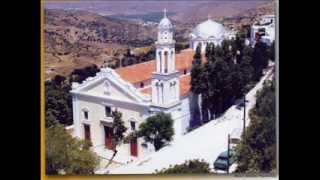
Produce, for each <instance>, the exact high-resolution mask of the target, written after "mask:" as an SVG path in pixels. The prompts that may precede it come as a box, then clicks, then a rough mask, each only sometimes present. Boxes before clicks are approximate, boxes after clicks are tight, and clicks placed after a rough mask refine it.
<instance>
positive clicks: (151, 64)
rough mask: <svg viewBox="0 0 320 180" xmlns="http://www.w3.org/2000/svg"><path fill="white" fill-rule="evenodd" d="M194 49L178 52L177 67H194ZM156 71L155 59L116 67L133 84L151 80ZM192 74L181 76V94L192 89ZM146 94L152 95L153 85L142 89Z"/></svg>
mask: <svg viewBox="0 0 320 180" xmlns="http://www.w3.org/2000/svg"><path fill="white" fill-rule="evenodd" d="M194 53H195V52H194V51H193V50H192V49H187V50H183V51H181V53H179V54H176V69H177V70H178V71H183V70H184V69H189V68H191V67H192V61H193V56H194ZM155 71H156V64H155V60H151V61H148V62H145V63H140V64H135V65H131V66H126V67H122V68H118V69H116V72H117V73H118V74H119V75H120V76H121V78H122V79H124V80H125V81H127V82H130V83H132V84H134V83H139V82H143V81H145V80H149V79H151V77H152V73H153V72H155ZM190 81H191V76H190V75H185V76H182V77H180V95H181V96H186V95H187V94H188V93H189V91H190V87H191V86H190ZM141 92H142V93H144V94H149V95H151V87H148V88H144V89H142V90H141Z"/></svg>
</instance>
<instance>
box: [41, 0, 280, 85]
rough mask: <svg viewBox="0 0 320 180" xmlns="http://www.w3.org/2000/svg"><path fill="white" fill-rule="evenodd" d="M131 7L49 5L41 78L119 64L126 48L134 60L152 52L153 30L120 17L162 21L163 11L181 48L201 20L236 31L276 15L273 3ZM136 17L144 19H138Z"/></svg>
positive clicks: (176, 3) (132, 3)
mask: <svg viewBox="0 0 320 180" xmlns="http://www.w3.org/2000/svg"><path fill="white" fill-rule="evenodd" d="M135 2H136V1H130V2H128V3H122V1H121V2H120V1H119V2H117V1H110V2H109V1H108V2H103V3H97V4H91V3H89V4H88V3H83V4H82V3H74V4H75V5H77V7H76V8H75V7H74V4H72V3H69V4H67V5H66V3H57V4H53V3H51V4H50V7H51V8H48V9H45V29H44V33H45V50H46V56H45V58H46V59H45V68H46V78H47V79H48V78H51V77H53V76H54V75H56V74H62V75H68V74H69V73H70V72H72V70H74V69H75V68H82V67H84V66H87V65H89V64H96V65H98V67H101V66H105V65H110V64H117V63H118V64H122V63H121V62H120V61H122V59H123V58H124V55H125V54H126V53H127V49H128V48H130V49H131V50H132V52H133V53H134V54H135V55H136V56H139V55H138V54H137V52H140V51H141V49H143V52H144V54H148V52H145V50H146V49H149V50H150V49H152V48H150V47H151V46H153V43H154V41H155V38H156V35H157V28H156V26H157V25H156V24H153V23H151V24H147V25H146V23H144V22H142V20H141V19H140V20H137V19H119V18H115V17H116V16H117V15H119V14H129V15H130V16H133V17H143V18H146V17H147V19H150V18H159V17H154V16H155V13H154V12H156V13H158V14H160V15H161V11H162V9H163V8H166V7H168V9H169V12H171V13H172V15H171V16H170V19H171V20H172V21H173V24H174V25H175V39H176V41H177V44H179V43H181V44H186V43H187V41H188V35H189V33H190V32H191V30H192V29H193V28H194V27H195V26H196V25H197V24H198V23H200V22H202V21H204V20H206V19H207V18H208V15H210V17H211V18H212V19H214V20H217V21H220V22H222V23H223V24H225V25H227V26H228V27H233V28H236V29H237V28H239V27H241V26H242V25H244V24H251V23H252V22H253V21H254V19H255V18H256V17H257V16H258V15H261V14H273V13H274V12H275V1H274V0H273V1H271V0H266V1H264V0H263V1H262V0H258V1H254V0H247V1H245V0H244V1H232V0H230V1H192V2H191V1H174V2H167V1H161V3H160V2H159V3H158V5H157V6H154V3H155V2H152V1H150V2H149V1H148V2H145V3H143V4H141V1H137V2H136V3H135ZM54 5H55V6H54ZM71 5H72V6H71ZM78 6H79V7H78ZM48 7H49V6H48ZM71 7H72V8H71ZM55 8H61V9H55ZM123 9H127V10H126V11H124V10H123ZM120 10H121V11H120ZM138 12H139V13H140V14H141V12H144V14H142V15H140V16H139V15H137V13H138ZM160 15H159V16H160ZM160 18H161V17H160ZM181 44H180V46H181ZM181 47H184V46H183V45H182V46H181ZM139 48H140V49H139ZM137 49H138V50H137Z"/></svg>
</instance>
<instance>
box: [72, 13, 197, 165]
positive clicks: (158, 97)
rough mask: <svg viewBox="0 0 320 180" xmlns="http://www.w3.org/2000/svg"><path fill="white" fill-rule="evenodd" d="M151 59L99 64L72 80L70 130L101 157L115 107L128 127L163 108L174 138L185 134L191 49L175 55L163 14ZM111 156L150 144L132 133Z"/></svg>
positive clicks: (127, 157)
mask: <svg viewBox="0 0 320 180" xmlns="http://www.w3.org/2000/svg"><path fill="white" fill-rule="evenodd" d="M158 31H159V32H158V39H157V41H156V43H155V44H156V59H155V60H152V61H148V62H145V63H141V64H136V65H131V66H127V67H122V68H118V69H116V70H113V69H110V68H104V69H101V71H100V72H98V73H97V74H96V76H95V77H89V78H87V79H86V80H85V81H83V82H82V83H81V84H79V83H73V86H72V90H71V93H72V96H73V120H74V125H73V126H74V130H73V135H74V136H76V137H78V138H80V139H88V140H90V141H91V142H92V144H93V150H94V151H96V152H97V153H98V154H99V155H100V156H102V157H105V158H106V159H108V158H110V157H111V155H112V151H111V149H112V142H111V138H112V132H111V128H110V127H111V125H112V123H113V119H112V117H111V116H110V113H111V111H113V110H115V109H117V110H118V111H120V112H121V113H122V119H123V120H124V122H125V126H126V127H127V128H128V130H127V133H130V132H132V131H135V130H137V129H138V128H139V125H140V124H141V123H142V122H143V121H145V119H146V118H148V117H150V116H152V115H155V114H156V113H157V112H160V111H163V112H166V113H170V114H171V116H172V118H173V119H174V131H175V136H174V138H179V137H180V136H182V135H183V134H184V133H186V131H187V128H188V126H189V121H190V112H191V110H190V103H189V102H190V98H191V96H190V94H191V93H190V80H191V77H190V70H191V66H192V60H193V55H194V51H193V50H192V49H188V50H184V51H181V53H179V54H175V48H174V47H175V40H174V38H173V25H172V24H171V22H170V20H169V19H168V18H167V17H166V14H164V18H163V19H162V20H161V21H160V23H159V26H158ZM117 150H118V154H117V156H116V158H115V161H117V162H120V163H126V162H128V161H131V160H133V159H135V158H140V157H143V156H144V155H146V154H148V153H150V152H153V151H154V149H153V145H150V144H147V143H145V142H144V140H143V139H140V138H138V139H137V140H134V141H132V142H130V144H122V145H120V146H119V147H117Z"/></svg>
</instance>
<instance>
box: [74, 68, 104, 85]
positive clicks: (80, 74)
mask: <svg viewBox="0 0 320 180" xmlns="http://www.w3.org/2000/svg"><path fill="white" fill-rule="evenodd" d="M97 72H99V68H98V66H97V65H95V64H92V65H89V66H86V67H84V68H78V69H75V70H73V71H72V72H71V74H70V79H69V81H70V83H71V82H78V83H80V82H82V81H84V80H85V79H86V78H88V77H93V76H95V75H96V73H97Z"/></svg>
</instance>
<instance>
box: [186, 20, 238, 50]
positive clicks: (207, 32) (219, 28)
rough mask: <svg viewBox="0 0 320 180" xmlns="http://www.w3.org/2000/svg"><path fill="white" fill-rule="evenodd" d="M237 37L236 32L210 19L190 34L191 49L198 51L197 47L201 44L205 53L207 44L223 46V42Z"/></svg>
mask: <svg viewBox="0 0 320 180" xmlns="http://www.w3.org/2000/svg"><path fill="white" fill-rule="evenodd" d="M235 35H236V32H235V31H232V30H229V29H228V28H226V27H224V26H223V25H222V24H220V23H218V22H216V21H213V20H211V19H210V18H209V17H208V20H206V21H204V22H202V23H200V24H198V25H197V26H196V27H195V28H194V29H193V31H192V33H191V34H190V41H189V47H190V48H192V49H193V50H196V48H197V46H198V45H199V44H201V51H202V52H204V51H205V49H206V46H207V44H209V43H214V45H221V43H222V41H223V40H225V39H232V38H235Z"/></svg>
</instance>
